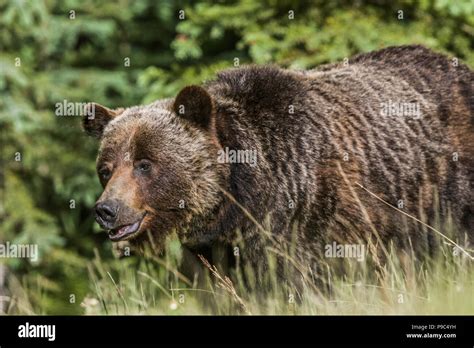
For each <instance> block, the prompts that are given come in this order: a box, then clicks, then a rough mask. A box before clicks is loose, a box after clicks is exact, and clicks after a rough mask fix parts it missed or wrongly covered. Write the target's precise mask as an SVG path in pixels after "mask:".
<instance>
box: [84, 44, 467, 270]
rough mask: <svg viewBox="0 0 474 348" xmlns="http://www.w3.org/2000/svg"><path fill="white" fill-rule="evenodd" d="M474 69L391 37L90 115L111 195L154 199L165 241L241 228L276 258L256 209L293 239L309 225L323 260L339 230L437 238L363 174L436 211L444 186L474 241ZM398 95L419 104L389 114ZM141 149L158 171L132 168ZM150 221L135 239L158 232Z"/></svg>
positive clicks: (193, 241)
mask: <svg viewBox="0 0 474 348" xmlns="http://www.w3.org/2000/svg"><path fill="white" fill-rule="evenodd" d="M472 81H473V72H472V71H471V70H469V68H467V67H466V66H465V65H463V64H461V63H460V64H459V65H457V66H455V65H454V64H453V62H452V61H451V60H450V59H448V58H447V57H445V56H442V55H439V54H437V53H434V52H432V51H430V50H428V49H425V48H423V47H421V46H401V47H392V48H387V49H384V50H381V51H377V52H372V53H369V54H362V55H359V56H356V57H354V58H353V59H351V60H350V61H349V64H348V65H347V66H346V65H344V64H332V65H327V66H323V67H320V68H318V69H315V70H311V71H305V72H302V71H290V70H283V69H280V68H277V67H258V66H251V67H245V68H240V69H231V70H226V71H224V72H222V73H220V74H219V75H218V77H217V79H216V80H215V81H212V82H209V83H207V84H206V85H205V86H203V87H196V86H193V87H187V88H186V89H185V90H183V91H182V92H181V93H180V94H179V95H178V97H177V98H176V99H175V100H165V101H159V102H156V103H153V104H151V105H147V106H139V107H132V108H128V109H125V110H124V111H121V113H120V114H119V115H113V117H114V119H113V121H111V122H110V123H107V122H105V125H104V122H103V118H101V120H102V121H100V122H99V121H97V123H96V126H97V125H98V127H96V128H94V126H93V125H91V122H89V123H88V124H86V126H85V128H86V130H89V132H90V133H93V134H95V135H96V136H99V137H100V138H101V150H100V152H99V157H98V168H99V169H100V168H101V166H103V165H104V164H107V163H108V164H109V165H111V166H113V167H114V168H115V169H114V170H113V173H112V177H111V178H110V180H109V181H108V183H107V182H103V184H104V186H105V191H104V193H103V195H102V197H101V199H102V200H103V199H111V198H113V199H118V200H120V201H121V204H122V205H124V206H126V207H128V209H129V210H130V211H132V213H130V214H131V215H134V214H135V216H138V215H139V214H141V212H143V211H147V212H148V213H147V216H146V220H145V222H144V226H143V230H144V231H146V230H149V231H150V232H151V234H152V235H153V236H154V237H155V238H157V240H158V241H159V242H158V244H160V243H162V241H163V237H164V236H166V235H167V234H168V233H169V232H170V231H171V230H172V229H174V228H177V230H178V235H179V237H180V239H181V241H182V243H183V244H184V245H185V246H187V247H188V248H189V249H190V250H194V251H195V252H202V250H203V248H209V247H212V246H213V245H215V244H216V243H224V244H227V245H234V244H235V241H236V238H237V234H236V231H239V233H240V234H241V236H242V238H243V240H244V241H245V244H246V248H245V250H244V251H243V252H242V253H243V258H244V259H247V260H248V261H250V262H251V263H252V264H254V265H265V260H263V259H262V255H263V254H264V253H263V251H264V250H265V247H266V246H268V245H269V244H268V239H267V238H265V237H264V233H263V232H262V227H261V226H260V227H258V226H256V224H255V222H258V223H259V224H262V225H264V226H263V228H264V229H268V230H269V231H271V234H272V236H273V238H274V239H275V240H277V241H280V242H281V243H283V244H284V243H286V242H288V241H289V240H290V239H291V236H292V231H293V228H294V226H297V235H296V237H295V238H296V243H297V248H298V250H299V251H300V252H299V253H298V255H299V258H300V260H301V261H302V262H303V263H306V264H311V265H313V264H316V267H317V262H318V261H317V260H318V259H320V257H321V256H322V253H323V252H324V245H325V244H328V243H331V242H332V241H338V242H339V243H355V242H358V243H367V242H368V241H369V240H370V241H372V242H374V243H375V244H377V242H379V245H380V242H383V243H384V244H387V243H388V242H394V243H395V244H396V245H397V246H399V247H400V248H402V249H403V248H407V247H408V245H409V242H411V243H412V244H414V245H415V249H416V250H420V251H426V250H430V248H431V245H432V237H433V236H432V234H431V233H430V232H429V231H427V230H426V229H423V228H420V225H419V224H418V223H415V222H413V221H411V220H409V219H408V220H407V219H403V218H402V217H401V215H400V213H399V212H396V211H395V210H394V209H392V208H389V207H387V206H386V205H384V204H382V203H381V202H380V201H378V200H377V199H374V197H372V196H370V195H369V194H368V193H367V192H365V191H364V190H362V189H361V188H360V187H359V186H357V185H356V184H357V183H359V184H361V185H363V186H364V187H366V188H367V189H369V190H370V191H371V192H374V193H375V194H377V195H378V196H379V197H381V198H382V199H384V200H385V201H387V202H388V203H390V204H392V205H395V206H396V205H397V204H398V203H399V201H400V200H401V201H403V208H402V210H404V211H406V212H407V213H409V214H412V215H415V216H417V217H422V218H423V219H425V220H426V221H427V222H432V221H433V219H434V216H435V213H436V210H437V209H438V208H437V207H435V202H436V199H437V197H439V201H440V205H441V206H440V210H441V214H444V216H447V214H448V212H451V213H452V216H453V218H454V221H455V223H456V225H457V226H458V227H459V230H460V231H467V234H468V237H469V238H470V239H471V241H472V239H473V237H474V236H473V230H474V220H473V212H474V210H473V209H474V208H473V201H474V200H473V191H474V190H473V185H474V115H473V86H472ZM389 101H392V102H398V103H416V104H417V105H418V106H419V109H420V111H421V114H420V117H419V118H413V117H405V116H402V117H400V116H393V115H392V116H387V115H383V114H382V112H381V108H382V105H383V104H384V103H385V104H386V103H388V102H389ZM179 110H183V112H182V114H180V112H179ZM111 118H112V117H111ZM92 124H94V122H92ZM102 132H103V133H102ZM225 148H228V149H234V150H255V151H256V153H257V158H258V161H257V165H256V166H250V165H249V164H247V163H219V162H218V161H217V158H218V152H219V150H223V149H225ZM124 153H129V154H130V158H131V160H130V161H129V162H127V161H124V160H123V156H124ZM454 153H457V154H458V160H457V161H455V160H453V158H454V157H453V156H455V155H454ZM141 158H148V159H150V160H151V161H152V163H153V168H152V172H151V173H149V174H148V175H147V176H146V177H144V176H143V175H141V176H140V175H138V174H137V173H135V171H134V169H133V163H134V161H137V160H139V159H141ZM119 177H120V178H122V179H119ZM127 197H128V198H127ZM180 200H183V201H184V202H185V207H184V208H182V207H180ZM236 202H237V203H238V204H237V203H236ZM124 211H127V209H125V208H124ZM137 214H138V215H137ZM420 214H421V215H420ZM250 215H251V216H252V218H250V217H249V216H250ZM127 219H129V221H127ZM132 220H133V218H129V217H127V216H125V217H124V218H123V219H122V221H121V222H122V223H127V222H130V221H132ZM255 220H256V221H255ZM145 235H146V234H144V233H141V234H139V235H138V236H134V238H133V239H131V241H132V242H134V243H136V244H140V243H146V240H147V237H145ZM455 238H457V239H458V240H462V239H463V235H462V234H461V233H460V234H459V235H458V236H455Z"/></svg>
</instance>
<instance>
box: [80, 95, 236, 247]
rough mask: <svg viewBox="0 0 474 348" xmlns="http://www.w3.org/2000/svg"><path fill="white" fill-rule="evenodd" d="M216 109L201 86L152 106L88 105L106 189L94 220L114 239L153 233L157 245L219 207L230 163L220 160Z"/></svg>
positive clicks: (88, 124)
mask: <svg viewBox="0 0 474 348" xmlns="http://www.w3.org/2000/svg"><path fill="white" fill-rule="evenodd" d="M214 109H215V108H214V102H213V99H212V98H211V96H210V95H209V93H208V92H207V91H206V90H205V89H204V88H202V87H198V86H189V87H186V88H184V89H183V90H182V91H181V92H180V93H179V94H178V96H177V97H176V98H175V99H174V100H171V99H168V100H163V101H158V102H155V103H153V104H151V105H147V106H135V107H131V108H127V109H116V110H111V109H108V108H106V107H104V106H101V105H99V104H94V103H90V104H88V105H87V109H86V115H88V116H86V117H85V118H84V123H83V127H84V129H85V131H86V133H87V134H89V135H91V136H94V137H96V138H98V139H99V140H100V148H99V153H98V157H97V173H98V175H99V179H100V182H101V184H102V186H103V188H104V191H103V193H102V195H101V196H100V198H99V199H98V200H97V202H96V205H95V214H96V221H97V222H98V223H99V224H100V226H101V227H102V228H104V229H105V230H107V231H108V233H109V238H110V239H111V240H112V241H124V240H128V241H132V242H135V243H140V242H143V241H144V240H147V239H148V238H149V237H150V236H152V237H153V239H154V240H155V241H156V242H158V244H159V243H161V242H162V241H163V239H164V237H166V236H167V235H168V234H169V232H170V231H172V230H173V229H175V228H179V227H182V228H184V229H186V225H187V224H190V223H191V221H195V220H196V219H198V221H204V220H202V219H205V218H206V216H210V214H211V213H212V212H213V211H214V210H215V209H216V208H217V207H218V205H219V203H220V202H221V199H222V192H221V190H222V187H223V185H225V181H226V177H227V175H228V168H227V166H226V164H223V163H219V162H218V160H217V157H218V156H217V152H218V151H219V149H220V148H221V146H220V144H219V140H218V137H217V136H216V130H215V110H214ZM199 219H201V220H199ZM155 247H156V246H155ZM157 247H158V248H161V247H162V245H158V246H157Z"/></svg>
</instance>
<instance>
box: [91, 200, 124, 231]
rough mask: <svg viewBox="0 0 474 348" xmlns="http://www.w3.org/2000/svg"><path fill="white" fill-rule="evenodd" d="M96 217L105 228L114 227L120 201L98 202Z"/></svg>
mask: <svg viewBox="0 0 474 348" xmlns="http://www.w3.org/2000/svg"><path fill="white" fill-rule="evenodd" d="M94 209H95V219H96V221H97V223H98V224H99V225H100V226H101V227H102V228H105V229H112V228H113V227H114V225H115V222H116V221H117V215H118V203H117V202H116V201H110V200H109V201H105V202H98V203H97V204H96V205H95V208H94Z"/></svg>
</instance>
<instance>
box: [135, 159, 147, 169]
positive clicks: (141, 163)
mask: <svg viewBox="0 0 474 348" xmlns="http://www.w3.org/2000/svg"><path fill="white" fill-rule="evenodd" d="M135 168H136V169H138V170H139V171H140V172H148V171H150V169H151V163H150V161H148V160H141V161H139V162H138V163H137V164H136V166H135Z"/></svg>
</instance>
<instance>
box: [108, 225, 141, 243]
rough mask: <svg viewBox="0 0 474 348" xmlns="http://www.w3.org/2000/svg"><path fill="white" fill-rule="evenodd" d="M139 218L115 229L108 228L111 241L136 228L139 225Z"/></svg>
mask: <svg viewBox="0 0 474 348" xmlns="http://www.w3.org/2000/svg"><path fill="white" fill-rule="evenodd" d="M140 222H141V220H139V221H137V222H135V223H133V224H130V225H125V226H122V227H120V228H118V229H115V230H110V231H109V238H110V239H111V240H113V241H116V240H120V239H122V238H123V237H125V236H128V235H130V234H132V233H134V232H136V231H137V230H138V227H139V226H140Z"/></svg>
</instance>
